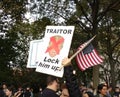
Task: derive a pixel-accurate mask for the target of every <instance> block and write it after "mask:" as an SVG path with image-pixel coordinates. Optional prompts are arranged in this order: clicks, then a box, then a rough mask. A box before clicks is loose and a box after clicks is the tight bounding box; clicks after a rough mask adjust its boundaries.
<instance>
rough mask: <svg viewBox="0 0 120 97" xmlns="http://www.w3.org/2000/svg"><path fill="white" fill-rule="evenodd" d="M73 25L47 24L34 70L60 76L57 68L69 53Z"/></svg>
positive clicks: (61, 71)
mask: <svg viewBox="0 0 120 97" xmlns="http://www.w3.org/2000/svg"><path fill="white" fill-rule="evenodd" d="M73 32H74V26H47V27H46V31H45V37H44V41H43V45H42V47H41V48H40V49H39V50H40V51H41V53H40V56H39V59H40V60H39V63H38V64H37V68H36V71H37V72H41V73H45V74H49V75H54V76H57V77H62V76H63V72H64V69H61V70H59V68H60V66H61V62H62V60H63V58H65V57H67V56H68V54H69V50H70V46H71V40H72V36H73Z"/></svg>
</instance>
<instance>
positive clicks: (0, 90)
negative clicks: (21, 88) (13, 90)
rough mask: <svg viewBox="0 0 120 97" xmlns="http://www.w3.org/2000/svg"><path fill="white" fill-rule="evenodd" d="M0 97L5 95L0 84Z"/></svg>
mask: <svg viewBox="0 0 120 97" xmlns="http://www.w3.org/2000/svg"><path fill="white" fill-rule="evenodd" d="M0 97H5V93H4V91H3V88H2V85H0Z"/></svg>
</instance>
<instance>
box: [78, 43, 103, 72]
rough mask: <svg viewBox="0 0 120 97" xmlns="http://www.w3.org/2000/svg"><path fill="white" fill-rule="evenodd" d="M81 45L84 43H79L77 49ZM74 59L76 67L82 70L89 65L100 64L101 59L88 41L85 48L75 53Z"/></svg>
mask: <svg viewBox="0 0 120 97" xmlns="http://www.w3.org/2000/svg"><path fill="white" fill-rule="evenodd" d="M83 46H84V44H83V45H81V46H80V47H79V48H78V49H81V48H82V47H83ZM76 61H77V65H78V67H79V68H80V69H81V70H82V71H84V70H86V69H87V68H89V67H92V66H95V65H98V64H101V63H102V62H103V59H102V58H101V57H100V56H99V55H98V53H97V51H96V49H95V48H94V47H93V45H92V44H91V43H90V44H89V45H88V46H87V47H86V48H85V49H83V50H82V51H81V52H80V53H78V54H77V56H76Z"/></svg>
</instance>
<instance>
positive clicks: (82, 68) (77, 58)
mask: <svg viewBox="0 0 120 97" xmlns="http://www.w3.org/2000/svg"><path fill="white" fill-rule="evenodd" d="M79 56H80V55H77V56H76V61H77V64H79V65H78V67H79V68H80V69H81V70H82V71H83V70H85V68H84V67H83V66H82V64H81V61H80V60H79V59H80V58H79Z"/></svg>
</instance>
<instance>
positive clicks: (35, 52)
mask: <svg viewBox="0 0 120 97" xmlns="http://www.w3.org/2000/svg"><path fill="white" fill-rule="evenodd" d="M42 43H43V39H40V40H33V41H31V42H30V47H29V56H28V63H27V68H36V67H37V63H38V61H39V57H40V53H41V51H40V48H41V47H42Z"/></svg>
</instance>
